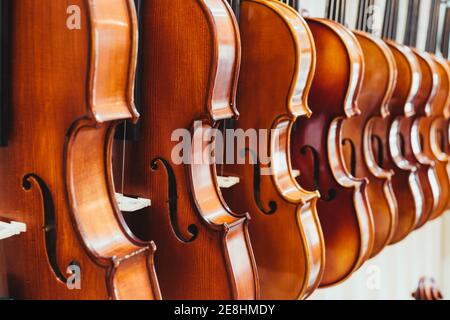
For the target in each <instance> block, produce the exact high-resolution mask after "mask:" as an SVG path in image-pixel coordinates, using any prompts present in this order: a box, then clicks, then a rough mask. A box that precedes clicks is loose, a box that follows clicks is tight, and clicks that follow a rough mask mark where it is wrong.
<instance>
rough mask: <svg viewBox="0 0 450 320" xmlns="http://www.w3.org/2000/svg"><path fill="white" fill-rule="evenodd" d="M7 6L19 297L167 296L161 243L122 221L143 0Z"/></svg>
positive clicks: (6, 158)
mask: <svg viewBox="0 0 450 320" xmlns="http://www.w3.org/2000/svg"><path fill="white" fill-rule="evenodd" d="M6 2H7V3H9V5H10V6H9V8H8V9H9V11H8V14H10V15H11V21H12V27H11V30H12V39H14V40H13V41H12V47H11V56H13V57H14V59H13V60H11V61H12V65H11V73H12V75H13V76H12V77H11V81H12V83H11V85H10V89H11V91H9V92H6V93H7V94H9V96H8V97H7V98H6V100H7V101H9V102H10V105H9V106H8V107H9V113H10V117H9V119H8V120H9V121H8V129H9V130H8V144H7V146H6V147H2V148H0V162H1V163H0V174H1V177H2V178H1V179H0V190H1V196H0V218H1V221H2V222H6V223H8V222H12V221H14V222H20V223H23V224H25V225H26V232H25V233H22V234H20V235H17V236H14V237H9V238H6V239H4V240H1V241H2V242H3V243H2V244H3V247H4V254H5V255H4V260H5V264H6V266H5V267H6V272H7V276H8V287H9V295H10V296H11V297H13V298H15V299H157V298H159V297H160V293H159V288H158V282H157V278H156V275H155V272H154V267H153V254H154V250H155V246H154V244H153V243H151V242H142V241H139V240H137V239H136V238H135V237H134V236H133V235H132V234H131V233H130V231H129V229H128V228H127V227H126V225H125V223H124V221H123V219H122V218H120V212H119V211H118V208H117V203H116V201H115V198H114V187H113V185H112V176H111V158H110V156H111V144H112V137H113V134H114V128H115V126H116V125H117V124H118V122H120V121H122V120H123V119H134V120H137V118H138V114H137V113H136V112H135V109H134V106H133V99H132V82H133V79H134V73H135V70H134V64H135V61H136V53H137V42H136V41H135V40H136V39H137V25H136V15H135V9H134V4H133V2H132V1H131V0H89V1H87V0H77V1H70V2H71V5H72V6H74V7H71V9H73V10H74V11H73V10H72V11H70V10H68V6H69V4H68V1H54V0H40V1H39V5H37V4H36V1H35V0H14V1H2V5H5V3H6ZM3 8H5V7H3ZM69 9H70V8H69ZM66 11H67V12H69V13H70V12H75V15H76V17H74V19H76V18H77V17H78V18H79V19H80V20H79V22H78V23H79V24H80V26H81V27H80V28H79V29H77V23H76V21H75V22H74V21H72V20H71V18H70V16H68V15H66V14H61V12H62V13H65V12H66ZM76 13H78V14H79V15H77V14H76ZM72 14H73V13H72ZM111 39H114V41H111ZM43 43H45V45H43ZM50 70H51V72H50ZM22 231H25V228H24V229H23V230H22Z"/></svg>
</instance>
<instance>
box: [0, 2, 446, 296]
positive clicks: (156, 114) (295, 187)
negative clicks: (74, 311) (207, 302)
mask: <svg viewBox="0 0 450 320" xmlns="http://www.w3.org/2000/svg"><path fill="white" fill-rule="evenodd" d="M284 2H287V3H284ZM284 2H283V1H278V0H241V1H234V0H233V1H230V3H228V2H226V1H225V0H170V1H167V0H135V1H132V0H71V1H68V0H58V1H54V0H38V1H36V0H6V1H5V0H4V1H2V11H1V14H2V26H1V27H2V39H1V40H2V48H1V49H2V106H3V107H2V122H1V130H0V132H1V138H2V142H3V147H1V148H0V177H1V178H0V190H1V192H0V221H1V222H2V223H4V224H5V223H6V224H8V223H11V224H14V223H17V222H19V223H20V224H23V225H26V232H24V233H21V234H19V235H14V236H11V237H5V239H3V240H0V248H1V247H2V248H1V249H0V256H1V258H0V261H2V260H3V262H2V263H1V267H0V270H1V269H3V270H4V274H5V279H6V280H5V281H6V283H7V286H5V287H7V289H6V288H5V289H3V294H4V295H6V294H7V295H9V296H10V297H12V298H18V299H161V298H164V299H259V298H262V299H303V298H307V297H308V296H309V295H310V294H311V293H312V292H313V291H314V290H315V289H317V288H318V287H327V286H331V285H335V284H338V283H340V282H342V281H344V280H346V279H347V278H348V277H350V276H351V275H352V274H353V273H354V272H355V271H356V270H358V269H359V268H360V267H361V266H362V265H363V263H364V262H365V261H367V260H368V259H370V258H371V257H373V256H375V255H377V254H378V253H379V252H381V251H382V249H383V248H385V247H386V246H387V245H389V244H394V243H397V242H399V241H400V240H402V239H404V238H405V237H406V236H407V235H408V234H410V233H411V232H412V231H413V230H415V229H418V228H420V227H421V226H423V225H424V224H425V223H426V222H427V221H430V220H432V219H435V218H438V217H439V216H441V215H442V214H443V213H444V212H445V211H446V210H447V207H448V206H449V201H450V184H449V176H450V167H449V155H450V141H449V122H448V118H449V116H450V64H449V62H448V61H447V60H445V59H443V58H440V57H438V55H437V54H435V53H436V48H437V41H436V39H434V38H435V37H436V30H437V28H438V25H439V18H438V17H439V14H440V13H439V8H440V2H439V1H437V2H433V5H434V6H435V7H433V9H434V10H432V12H433V14H432V16H431V17H430V29H431V30H434V31H432V32H430V33H429V37H430V39H429V41H427V50H428V51H429V52H421V51H419V50H417V49H414V48H413V47H412V46H411V44H410V45H409V46H407V45H404V44H400V43H398V42H395V41H394V40H393V39H394V38H395V30H396V25H397V23H398V16H397V15H398V1H396V0H386V9H385V18H384V27H383V37H377V36H376V35H373V34H370V33H369V32H367V31H368V21H369V19H370V14H369V11H370V9H371V7H372V6H373V1H371V0H367V1H360V4H359V10H358V17H359V19H358V26H357V29H359V31H357V30H350V29H349V28H348V27H345V26H344V24H345V21H344V19H345V10H344V9H345V1H333V0H330V1H328V6H327V14H326V18H302V17H301V15H300V14H299V12H298V11H299V10H296V9H300V8H299V5H298V3H297V2H296V1H284ZM412 2H414V3H415V2H416V1H412ZM410 10H411V11H413V10H417V7H416V6H415V5H411V6H410ZM408 15H411V17H412V16H414V14H413V12H408ZM416 23H417V21H416ZM408 24H409V26H410V27H411V28H410V29H411V30H412V31H411V30H410V31H411V32H414V30H415V32H417V29H418V28H417V26H416V28H414V19H412V20H409V21H408ZM361 30H365V31H361ZM409 35H410V36H411V38H414V35H413V34H409ZM446 37H449V35H448V34H447V35H446ZM433 39H434V40H433ZM433 52H434V53H433ZM124 121H125V122H124ZM239 139H240V140H239ZM236 141H238V143H237V144H233V142H236ZM239 142H240V143H239ZM252 142H254V143H252ZM229 145H232V147H231V148H228V146H229ZM205 155H206V157H205ZM205 158H206V159H207V160H212V161H204V160H205ZM224 158H226V161H223V159H224ZM198 159H200V161H197V160H198ZM0 227H1V225H0ZM0 231H1V230H0ZM22 231H24V230H22ZM0 234H1V232H0ZM0 274H1V272H0ZM1 287H2V286H1V281H0V293H1ZM6 291H8V292H7V293H6Z"/></svg>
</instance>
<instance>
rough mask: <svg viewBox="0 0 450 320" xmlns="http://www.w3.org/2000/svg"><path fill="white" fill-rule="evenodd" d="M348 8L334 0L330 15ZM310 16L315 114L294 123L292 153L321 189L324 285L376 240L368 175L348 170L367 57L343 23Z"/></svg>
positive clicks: (348, 269) (306, 183) (307, 184)
mask: <svg viewBox="0 0 450 320" xmlns="http://www.w3.org/2000/svg"><path fill="white" fill-rule="evenodd" d="M343 8H344V5H343V3H342V2H336V1H329V3H328V10H327V11H328V14H327V16H328V17H330V18H332V17H335V18H339V19H342V18H343V12H344V10H343ZM333 12H334V14H333ZM306 21H307V22H308V25H309V27H310V29H311V31H312V34H313V37H314V42H315V46H316V57H317V58H316V59H317V64H316V72H315V76H314V80H313V82H312V86H311V90H310V93H309V106H310V108H311V110H312V115H311V117H310V119H308V121H297V122H296V123H295V125H294V129H293V132H292V135H291V159H292V166H293V168H294V169H296V170H300V172H301V173H302V174H301V175H300V176H298V177H297V181H298V183H299V184H300V185H301V186H302V187H304V188H306V189H310V190H314V189H318V190H319V191H320V194H321V198H320V200H319V201H318V203H317V211H318V213H319V219H320V223H321V226H322V230H323V234H324V239H325V252H326V264H325V271H324V275H323V279H322V282H321V286H329V285H333V284H337V283H339V282H341V281H343V280H345V279H346V278H348V277H349V276H350V275H351V274H352V272H354V271H355V270H356V269H358V268H359V266H361V264H362V263H363V262H364V261H365V260H366V259H367V258H368V257H369V256H370V253H371V251H372V246H373V241H374V228H373V219H372V213H371V210H370V206H369V202H368V197H367V180H366V179H358V178H355V177H353V176H352V175H351V173H350V172H348V170H347V167H346V165H345V159H344V150H343V148H344V146H343V134H342V131H343V126H344V122H345V121H346V119H349V118H352V117H356V116H358V115H359V114H360V110H359V108H358V107H357V105H356V101H357V99H358V94H359V91H360V87H361V85H362V81H363V74H364V59H363V52H362V49H361V47H360V45H359V43H358V41H357V39H356V37H355V36H354V35H353V34H352V33H351V32H350V31H349V30H348V29H347V28H345V27H344V26H342V25H341V24H338V23H336V22H334V21H332V20H327V19H309V18H308V19H306ZM341 21H342V20H341ZM336 61H339V63H336ZM325 92H326V94H324V93H325Z"/></svg>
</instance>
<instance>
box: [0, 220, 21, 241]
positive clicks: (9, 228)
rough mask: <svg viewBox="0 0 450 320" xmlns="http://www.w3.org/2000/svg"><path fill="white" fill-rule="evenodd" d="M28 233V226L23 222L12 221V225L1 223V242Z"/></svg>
mask: <svg viewBox="0 0 450 320" xmlns="http://www.w3.org/2000/svg"><path fill="white" fill-rule="evenodd" d="M26 231H27V225H26V224H25V223H22V222H16V221H11V222H10V223H7V222H3V221H0V240H4V239H8V238H11V237H13V236H17V235H19V234H21V233H23V232H26Z"/></svg>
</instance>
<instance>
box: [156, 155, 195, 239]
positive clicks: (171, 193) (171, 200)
mask: <svg viewBox="0 0 450 320" xmlns="http://www.w3.org/2000/svg"><path fill="white" fill-rule="evenodd" d="M158 163H161V164H162V165H163V167H164V169H165V170H166V173H167V179H168V181H167V182H168V183H167V185H168V190H167V193H168V200H167V203H168V205H169V218H170V223H171V225H172V230H173V232H174V233H175V235H176V236H177V238H178V239H179V240H180V241H181V242H185V243H189V242H192V241H194V240H195V239H196V238H197V236H198V228H197V226H196V225H195V224H191V225H189V226H188V228H187V231H188V232H189V234H190V238H186V237H184V236H183V234H182V233H181V229H180V225H179V224H178V193H177V181H176V178H175V174H174V172H173V170H172V167H171V166H170V164H169V162H168V161H167V160H165V159H163V158H155V159H153V160H152V161H151V163H150V167H151V169H152V170H153V171H157V170H159V165H158Z"/></svg>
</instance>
